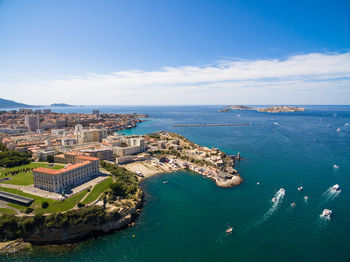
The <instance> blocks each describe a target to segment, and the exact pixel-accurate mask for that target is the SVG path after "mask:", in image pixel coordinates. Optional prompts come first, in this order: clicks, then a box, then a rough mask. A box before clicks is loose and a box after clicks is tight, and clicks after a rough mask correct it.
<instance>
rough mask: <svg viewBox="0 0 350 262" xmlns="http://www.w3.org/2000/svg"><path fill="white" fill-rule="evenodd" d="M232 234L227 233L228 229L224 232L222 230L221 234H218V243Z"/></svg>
mask: <svg viewBox="0 0 350 262" xmlns="http://www.w3.org/2000/svg"><path fill="white" fill-rule="evenodd" d="M230 235H231V233H229V234H228V233H227V232H226V231H223V232H221V233H220V234H218V235H217V236H216V241H215V242H216V243H219V242H222V241H224V240H225V239H226V238H227V237H229V236H230Z"/></svg>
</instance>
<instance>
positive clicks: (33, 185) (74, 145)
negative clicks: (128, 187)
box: [0, 109, 241, 212]
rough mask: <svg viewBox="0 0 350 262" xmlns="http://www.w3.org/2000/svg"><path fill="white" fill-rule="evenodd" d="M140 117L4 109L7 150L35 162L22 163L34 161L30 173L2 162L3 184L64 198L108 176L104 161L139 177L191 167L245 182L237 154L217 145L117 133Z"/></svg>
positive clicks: (221, 181)
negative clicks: (25, 155)
mask: <svg viewBox="0 0 350 262" xmlns="http://www.w3.org/2000/svg"><path fill="white" fill-rule="evenodd" d="M139 117H147V116H146V115H140V114H100V112H99V111H98V110H94V111H93V112H92V113H91V114H76V113H74V114H62V113H54V112H51V110H49V109H44V110H42V111H39V110H35V111H32V110H30V109H20V110H19V111H10V112H1V115H0V119H1V128H2V129H0V132H2V133H1V143H2V145H3V146H4V147H5V148H6V149H7V150H10V151H13V152H18V153H20V154H28V155H29V156H30V158H31V162H32V163H30V164H29V163H24V164H27V165H24V166H23V167H24V168H28V164H29V165H30V168H31V169H30V170H29V172H12V171H13V169H16V170H18V165H17V164H13V165H12V164H11V162H7V163H4V164H3V170H4V171H2V172H1V176H0V187H1V188H2V189H4V188H5V189H16V190H20V191H21V192H23V193H25V194H31V195H35V196H40V197H44V198H51V199H54V200H62V199H66V198H69V197H72V196H74V195H76V194H78V193H80V192H82V191H84V190H86V189H88V188H94V187H98V185H99V184H101V183H103V182H104V180H106V179H108V171H106V170H104V169H103V168H102V169H101V170H100V168H99V166H100V161H103V163H107V164H109V165H119V166H122V167H124V168H125V169H126V170H128V171H130V172H133V173H136V175H137V176H138V177H139V179H141V178H143V177H145V176H146V177H147V176H150V175H153V174H156V173H162V172H171V171H176V170H179V169H184V168H187V169H190V170H192V171H194V172H197V173H200V174H202V175H203V176H206V177H208V178H210V179H212V180H214V181H215V182H216V183H217V185H219V186H222V187H230V186H233V185H236V184H239V183H240V182H241V178H240V176H239V175H238V173H237V171H236V170H235V169H234V168H233V167H234V160H235V159H234V158H232V157H230V156H226V154H224V153H223V152H220V151H219V150H218V149H217V148H212V149H209V148H207V147H203V146H199V145H196V144H194V143H193V142H191V141H189V140H187V139H186V138H184V137H182V136H180V135H178V134H174V133H170V132H157V133H154V134H148V135H140V136H124V135H122V134H119V133H117V132H115V131H116V130H122V129H125V128H131V127H134V126H135V125H136V124H137V123H139V122H141V121H142V120H140V119H139ZM238 158H239V155H238ZM16 166H17V167H16ZM20 166H21V165H20ZM5 168H7V169H5ZM100 193H102V191H101V192H100ZM2 194H3V195H2V198H3V199H5V200H7V201H15V203H16V204H23V203H22V202H21V201H20V200H18V196H16V194H14V195H10V192H7V193H6V196H5V193H4V192H2ZM98 197H99V195H97V196H96V197H95V199H93V200H94V201H95V200H98ZM27 201H28V199H26V200H25V201H24V202H25V204H28V202H27ZM5 202H6V201H5ZM5 206H6V207H11V205H6V204H5V205H4V207H5ZM12 210H15V211H16V212H18V211H19V210H16V209H15V208H12Z"/></svg>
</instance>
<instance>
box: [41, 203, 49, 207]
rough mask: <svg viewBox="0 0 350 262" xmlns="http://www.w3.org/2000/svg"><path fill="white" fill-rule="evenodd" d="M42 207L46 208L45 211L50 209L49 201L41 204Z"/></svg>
mask: <svg viewBox="0 0 350 262" xmlns="http://www.w3.org/2000/svg"><path fill="white" fill-rule="evenodd" d="M41 207H42V208H44V209H46V208H48V207H49V203H48V202H47V201H43V202H42V203H41Z"/></svg>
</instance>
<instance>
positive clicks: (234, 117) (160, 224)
mask: <svg viewBox="0 0 350 262" xmlns="http://www.w3.org/2000/svg"><path fill="white" fill-rule="evenodd" d="M304 107H305V108H306V110H305V111H304V112H294V113H262V112H261V113H260V112H257V111H230V112H221V113H220V112H218V110H220V109H222V106H81V107H71V108H52V110H53V111H56V112H66V113H69V112H81V113H83V112H85V113H89V112H92V110H93V109H99V110H100V112H101V113H134V112H135V113H143V114H148V115H149V116H150V118H149V119H148V120H147V121H145V122H142V123H140V124H138V125H137V127H136V128H133V129H128V130H123V131H121V132H120V133H124V134H125V135H141V134H146V133H151V132H155V131H161V130H166V131H172V132H176V133H179V134H181V135H183V136H185V137H187V138H188V139H190V140H192V141H193V142H195V143H197V144H200V145H203V146H207V147H210V148H211V147H216V148H219V149H220V150H222V151H224V152H226V153H227V154H230V155H233V154H237V153H238V152H239V153H240V155H241V157H242V159H241V160H240V161H239V162H237V163H236V169H237V170H238V172H239V173H240V175H241V176H242V178H243V179H244V182H243V184H241V185H239V186H237V187H234V188H220V187H218V186H216V185H215V183H214V182H212V181H211V180H209V179H207V178H204V177H202V176H200V175H198V174H196V173H193V172H188V171H178V172H174V173H164V174H159V175H156V176H153V177H151V178H148V179H145V180H144V181H143V182H142V183H141V186H142V188H143V190H144V192H145V204H144V207H143V211H142V213H141V215H140V216H139V217H138V219H137V220H136V224H135V226H134V227H129V228H126V229H124V230H121V231H119V232H115V233H112V234H108V235H104V236H100V237H97V238H94V239H90V240H87V241H84V242H82V243H80V244H78V245H76V246H75V247H74V248H73V249H69V250H65V249H61V248H57V247H53V248H51V250H50V251H48V250H47V249H45V248H40V247H39V248H36V249H35V250H34V251H33V252H31V253H29V254H21V255H10V256H7V257H4V256H3V257H0V260H3V261H103V262H106V261H115V262H119V261H128V262H133V261H135V262H136V261H137V262H143V261H145V262H146V261H147V262H148V261H150V262H151V261H152V262H155V261H174V262H175V261H176V262H178V261H181V262H185V261H186V262H187V261H200V262H204V261H264V262H267V261H287V262H288V261H298V262H303V261H308V262H309V261H317V262H320V261H338V262H340V261H350V222H349V221H350V106H304ZM176 124H249V125H248V126H215V127H213V126H201V127H174V126H173V125H176ZM165 180H166V181H168V183H167V184H163V181H165ZM334 184H339V186H340V190H339V191H337V192H334V191H332V190H331V189H330V187H331V186H333V185H334ZM300 186H302V187H303V190H302V191H299V190H298V187H300ZM280 188H284V189H285V192H284V194H283V193H281V191H279V190H280ZM305 196H308V199H307V200H305V198H304V197H305ZM273 197H276V199H277V201H276V202H275V203H273V202H272V201H271V200H272V198H273ZM292 202H295V204H296V205H295V206H294V207H292V206H291V203H292ZM325 208H327V209H331V210H332V211H333V213H332V216H331V218H330V219H329V220H327V219H323V218H321V217H320V214H321V213H322V211H323V210H324V209H325ZM228 227H233V232H232V233H231V234H226V229H227V228H228Z"/></svg>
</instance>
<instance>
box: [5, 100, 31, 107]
mask: <svg viewBox="0 0 350 262" xmlns="http://www.w3.org/2000/svg"><path fill="white" fill-rule="evenodd" d="M13 107H32V106H31V105H26V104H22V103H18V102H15V101H12V100H6V99H2V98H0V108H13Z"/></svg>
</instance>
